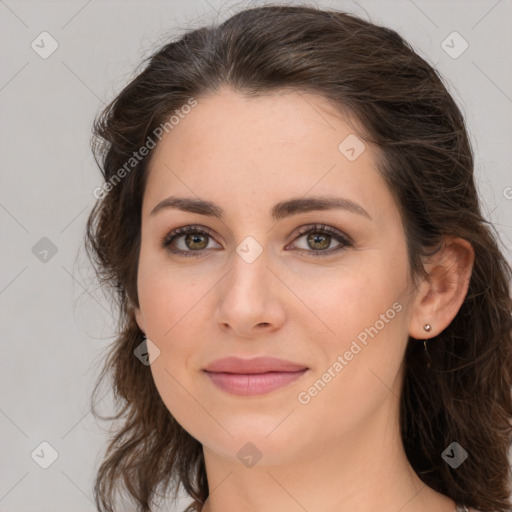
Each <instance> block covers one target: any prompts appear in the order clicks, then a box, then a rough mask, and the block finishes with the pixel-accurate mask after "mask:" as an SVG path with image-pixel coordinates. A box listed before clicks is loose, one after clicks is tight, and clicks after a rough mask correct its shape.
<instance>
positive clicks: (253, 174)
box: [144, 89, 394, 218]
mask: <svg viewBox="0 0 512 512" xmlns="http://www.w3.org/2000/svg"><path fill="white" fill-rule="evenodd" d="M352 149H353V151H352ZM347 150H348V152H347ZM153 151H154V154H153V155H152V160H151V163H150V166H149V177H148V181H147V184H146V194H145V201H144V202H145V205H144V210H145V211H146V214H147V213H148V211H149V209H150V208H151V207H152V206H151V205H153V206H154V204H155V203H156V202H158V201H160V200H162V199H164V198H165V197H166V195H170V193H172V194H173V195H176V194H180V193H181V194H182V195H186V196H189V197H190V196H191V195H196V196H198V197H201V198H203V199H208V200H211V201H213V202H216V203H220V204H223V205H225V210H226V211H228V213H229V209H230V207H231V208H232V209H233V211H236V210H237V209H238V212H240V211H246V210H247V209H248V208H249V205H251V208H252V209H254V208H256V207H257V204H258V203H259V202H261V203H262V205H268V204H270V203H272V204H274V203H276V202H278V201H280V200H282V199H283V198H286V197H300V196H306V195H307V194H314V195H317V194H318V195H333V194H336V193H337V194H338V195H340V196H343V197H348V198H350V199H352V200H354V201H357V202H360V203H363V204H364V207H365V208H367V209H368V210H372V211H373V215H372V217H374V215H376V216H379V215H381V214H383V213H384V211H385V210H389V208H393V207H394V203H393V200H392V198H391V195H390V192H389V191H388V189H387V187H386V185H385V182H384V181H383V179H382V177H381V176H380V174H379V173H378V172H377V168H376V160H375V156H374V152H373V151H372V149H371V148H370V147H369V146H368V144H366V143H364V142H363V141H362V140H361V139H359V138H358V137H357V135H356V134H355V133H354V129H353V127H352V126H351V125H350V124H348V122H347V118H346V117H344V116H342V115H341V113H340V112H339V111H337V110H336V109H335V108H334V107H333V105H332V104H331V103H330V102H329V101H328V100H327V99H325V98H323V97H321V96H319V95H315V94H311V93H305V92H297V91H294V92H279V93H272V94H266V95H262V96H251V97H249V96H246V95H243V94H241V93H237V92H235V91H232V90H231V89H221V90H220V91H219V92H218V93H216V94H214V95H211V96H208V97H205V98H198V99H197V106H195V107H194V108H192V109H191V110H190V112H189V113H188V114H186V115H183V116H182V119H180V121H179V123H178V124H176V125H175V126H174V127H173V128H172V130H170V131H169V132H168V133H166V134H164V136H163V138H162V140H161V142H159V143H158V144H157V147H156V148H155V149H154V150H153ZM354 156H355V158H354ZM379 210H380V211H379ZM370 214H372V212H370ZM374 218H375V217H374Z"/></svg>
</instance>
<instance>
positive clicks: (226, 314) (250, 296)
mask: <svg viewBox="0 0 512 512" xmlns="http://www.w3.org/2000/svg"><path fill="white" fill-rule="evenodd" d="M235 251H236V252H234V253H233V257H232V260H231V268H230V271H229V272H228V275H226V278H225V279H223V282H222V285H221V288H220V289H219V295H218V308H217V321H218V322H219V323H221V324H224V325H229V326H231V327H232V328H233V330H235V331H236V332H237V334H238V335H243V334H244V333H245V335H248V334H249V333H250V331H251V329H252V328H255V327H256V326H258V325H260V324H265V325H273V326H274V327H276V325H277V324H278V323H279V322H280V321H282V307H280V306H279V303H278V298H277V297H276V295H275V283H271V280H272V279H275V276H274V275H273V274H272V272H271V271H270V269H269V268H268V266H270V264H271V262H270V251H269V250H267V249H264V248H263V246H262V245H260V243H259V242H257V241H256V239H255V238H254V237H250V236H248V237H246V238H244V239H243V240H242V242H240V243H239V244H238V245H237V246H236V248H235Z"/></svg>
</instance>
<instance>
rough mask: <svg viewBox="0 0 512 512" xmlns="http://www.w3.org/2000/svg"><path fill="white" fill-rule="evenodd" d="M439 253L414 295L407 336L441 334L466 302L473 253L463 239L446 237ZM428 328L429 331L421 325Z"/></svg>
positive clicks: (427, 268) (433, 259) (431, 259)
mask: <svg viewBox="0 0 512 512" xmlns="http://www.w3.org/2000/svg"><path fill="white" fill-rule="evenodd" d="M443 241H444V243H443V245H442V246H441V249H440V250H439V251H438V252H437V253H436V254H434V255H433V256H431V257H430V258H429V259H428V262H427V263H426V264H425V268H426V270H427V272H428V277H427V278H425V279H424V280H423V281H422V282H421V284H420V286H419V288H418V291H417V293H416V298H415V300H414V304H413V313H412V315H411V323H410V325H409V334H410V336H411V337H413V338H416V339H427V338H431V337H433V336H437V335H438V334H439V333H441V332H442V331H443V330H444V329H446V327H448V325H449V324H450V322H451V321H452V320H453V319H454V318H455V316H456V315H457V313H458V311H459V309H460V307H461V305H462V303H463V302H464V299H465V298H466V295H467V292H468V288H469V282H470V279H471V273H472V270H473V262H474V258H475V251H474V249H473V246H472V245H471V244H470V243H469V242H468V241H467V240H464V239H463V238H458V237H452V236H446V237H444V239H443ZM425 324H430V325H431V326H432V330H431V331H428V332H427V331H425V330H424V328H423V327H424V325H425Z"/></svg>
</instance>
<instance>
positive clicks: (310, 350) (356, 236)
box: [136, 89, 414, 464]
mask: <svg viewBox="0 0 512 512" xmlns="http://www.w3.org/2000/svg"><path fill="white" fill-rule="evenodd" d="M347 137H349V138H348V139H347ZM153 151H154V154H153V155H152V161H151V164H150V174H149V178H148V181H147V186H146V189H145V194H144V201H143V208H142V243H141V251H140V262H139V273H138V294H139V300H140V309H137V310H136V316H137V321H138V323H139V326H140V328H141V329H142V330H143V331H144V332H145V333H146V335H147V337H148V339H150V340H151V341H152V342H153V344H154V345H152V344H151V343H149V350H150V357H151V358H155V359H154V361H153V362H152V364H151V371H152V375H153V377H154V380H155V384H156V386H157V388H158V391H159V393H160V395H161V397H162V399H163V401H164V402H165V405H166V406H167V408H168V409H169V411H170V412H171V413H172V415H173V416H174V417H175V418H176V420H177V421H178V422H179V423H180V424H181V425H182V426H183V427H184V428H185V429H186V430H187V431H188V432H189V433H190V434H191V435H192V436H193V437H195V438H196V439H197V440H198V441H200V442H201V443H202V444H203V446H204V448H205V450H210V451H211V452H215V453H216V454H218V455H220V456H223V457H225V458H228V459H232V460H236V459H239V460H242V458H241V457H242V456H243V455H245V454H247V453H248V454H249V455H254V456H255V457H256V458H259V457H262V459H261V461H260V462H259V463H260V464H261V463H265V462H266V463H268V464H278V463H280V462H284V461H289V462H291V461H298V460H300V459H301V458H302V457H306V456H310V455H314V454H319V453H322V452H325V451H327V450H329V449H330V447H331V446H332V443H333V442H335V441H336V442H339V441H340V440H342V439H343V440H346V441H347V442H350V440H352V441H354V440H355V439H358V436H361V435H363V433H364V432H366V433H369V429H370V426H371V425H372V424H373V423H374V420H375V418H377V416H379V417H381V418H382V417H383V415H384V416H386V415H387V416H389V415H391V417H394V418H396V417H397V415H398V397H399V395H400V383H401V362H402V360H403V357H404V351H405V347H406V344H407V340H408V334H409V326H410V324H411V322H412V321H413V319H412V316H413V315H412V312H413V308H412V301H413V300H414V294H412V293H410V288H409V282H408V277H407V276H408V263H407V252H406V241H405V235H404V231H403V226H402V223H401V219H400V216H399V212H398V209H397V207H396V205H395V203H394V200H393V198H392V196H391V194H390V192H389V190H388V189H387V187H386V185H385V183H384V181H383V179H382V178H381V177H380V175H379V174H378V173H377V170H376V162H375V156H374V154H373V153H372V150H371V148H370V147H369V146H368V145H366V148H364V146H362V142H361V141H360V140H358V139H357V138H356V137H355V135H353V130H352V129H351V128H350V126H349V125H347V124H345V122H344V121H343V120H342V119H341V117H340V116H339V115H336V114H335V112H334V110H333V109H332V107H331V106H330V104H329V103H328V102H327V100H325V99H323V98H322V97H320V96H316V95H312V94H306V93H300V94H299V93H296V92H293V93H287V94H285V93H280V94H274V95H267V96H260V97H253V98H247V97H244V96H243V95H240V94H239V93H235V92H233V91H231V90H228V89H222V90H221V91H220V92H219V93H217V94H216V95H214V96H211V97H208V98H202V99H198V104H197V106H196V107H195V108H193V109H191V111H190V113H189V114H187V115H186V116H184V117H183V119H180V122H179V124H177V125H176V126H174V128H173V129H172V130H171V131H169V133H168V134H166V135H165V136H164V137H163V138H162V140H161V142H160V143H159V144H158V145H157V147H156V148H155V149H154V150H153ZM171 196H172V197H173V198H178V199H185V198H186V199H188V200H190V201H207V202H208V203H211V204H213V205H215V206H214V208H213V211H214V212H216V213H219V212H222V216H221V217H218V216H216V215H212V214H211V212H210V214H208V213H209V212H207V211H206V209H205V208H204V207H203V208H196V211H195V212H192V211H186V209H184V210H182V209H180V208H179V207H178V206H179V205H178V204H177V203H174V206H169V204H167V206H165V203H164V204H163V205H161V206H160V207H159V208H158V209H157V211H154V212H153V210H154V209H155V207H157V205H159V204H160V203H161V202H162V201H165V200H167V199H168V198H169V197H171ZM313 198H317V199H319V198H322V199H327V198H330V199H334V200H341V199H343V200H344V201H346V203H345V206H346V207H329V208H326V209H320V208H318V209H315V208H314V207H313V209H310V208H307V207H300V205H301V204H302V202H303V201H304V202H305V201H309V200H311V199H313ZM292 200H296V201H295V202H291V203H289V204H287V205H285V206H283V204H282V203H288V202H289V201H292ZM182 204H183V203H182ZM276 205H281V206H280V207H277V206H276ZM304 205H306V206H307V203H304ZM347 205H348V206H347ZM313 206H314V205H313ZM342 206H343V205H342ZM201 211H202V213H201ZM152 212H153V213H152ZM273 214H274V215H273ZM315 225H316V227H315ZM185 226H191V227H193V233H190V234H188V235H187V233H185V234H183V233H181V234H179V235H178V236H177V237H176V238H175V239H174V240H173V241H171V242H170V244H169V245H168V246H167V247H164V246H163V244H162V241H163V240H165V239H166V238H167V239H168V241H169V238H170V236H172V232H173V231H174V230H176V229H177V228H183V227H185ZM322 226H325V228H326V229H327V230H329V232H327V233H326V232H325V231H323V230H322V229H321V228H322ZM319 228H320V229H319ZM299 229H300V230H301V231H299ZM301 233H302V234H301ZM304 233H305V234H304ZM338 236H339V238H338ZM344 240H345V241H344ZM347 241H348V243H346V242H347ZM172 250H175V251H182V252H180V253H175V252H171V251H172ZM155 346H156V347H158V350H159V351H160V352H158V351H157V350H155ZM228 356H236V357H239V358H242V359H252V358H254V357H258V356H272V357H276V358H280V359H284V360H287V361H291V362H293V363H296V364H298V365H299V367H304V368H307V370H306V371H305V372H302V373H296V374H294V375H293V379H295V380H292V378H290V379H289V380H286V377H292V374H290V373H288V374H280V375H281V377H282V378H283V380H282V381H279V382H281V383H283V382H287V383H286V384H284V385H281V386H280V387H277V388H274V389H269V388H265V387H264V386H263V387H261V386H262V384H261V381H262V379H264V378H262V377H261V376H260V377H254V376H253V377H248V376H244V375H242V376H238V377H236V378H235V377H233V375H231V377H229V376H228V379H227V382H228V383H229V382H230V383H231V386H232V387H231V388H230V389H229V390H227V389H225V388H222V387H220V386H219V385H218V382H219V381H220V380H222V378H221V377H219V376H218V375H217V377H218V378H217V379H212V377H211V374H208V373H206V372H205V371H204V369H205V368H206V367H207V366H208V365H209V364H210V363H212V362H213V361H215V360H217V359H219V358H224V357H228ZM267 377H268V375H267ZM216 382H217V383H216ZM258 383H259V384H258ZM237 385H238V387H237ZM258 385H259V386H260V387H258ZM388 419H389V418H388ZM247 443H252V444H251V445H249V444H247ZM244 460H245V459H244Z"/></svg>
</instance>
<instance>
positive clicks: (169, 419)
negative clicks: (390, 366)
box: [85, 5, 512, 512]
mask: <svg viewBox="0 0 512 512" xmlns="http://www.w3.org/2000/svg"><path fill="white" fill-rule="evenodd" d="M142 64H143V65H144V68H143V70H142V71H140V73H139V74H138V75H137V76H136V77H135V78H134V79H133V80H132V81H131V82H130V83H129V84H128V85H127V86H126V87H125V88H124V89H123V90H122V91H121V92H120V93H119V94H118V95H117V97H116V98H115V99H114V100H113V101H112V102H111V103H110V104H109V105H108V106H107V107H106V108H105V109H104V110H103V111H102V112H101V113H100V114H99V115H98V117H97V118H96V120H95V122H94V129H93V131H94V137H93V143H92V148H93V152H94V155H95V158H96V162H97V163H98V165H99V167H100V169H101V172H102V174H103V178H104V180H105V183H107V182H109V180H111V179H112V177H113V176H114V175H115V174H116V172H117V171H118V170H119V169H120V168H122V167H123V165H124V164H125V163H126V162H127V161H128V160H129V159H130V157H131V156H132V155H133V153H134V151H136V150H138V149H139V148H140V147H141V146H143V145H144V144H145V143H146V141H147V138H148V136H150V135H151V134H152V133H153V131H154V130H155V129H156V128H157V127H158V126H159V125H161V124H163V123H165V121H166V120H167V119H168V117H169V116H170V115H171V114H172V113H173V112H175V110H177V109H179V108H180V107H182V106H183V105H184V104H186V103H187V102H188V101H189V100H190V99H191V98H195V99H196V100H198V101H200V100H201V97H203V98H204V97H206V96H207V95H212V94H215V92H216V91H217V90H218V89H219V88H220V87H223V86H229V87H230V88H232V89H233V90H235V91H237V92H238V93H240V94H245V95H247V96H255V95H258V94H263V93H268V92H271V91H279V90H286V89H289V90H296V91H301V92H302V91H304V92H312V93H316V94H319V95H321V96H323V97H324V98H326V99H328V100H331V102H332V104H333V105H334V106H335V107H337V108H339V109H340V111H341V112H345V113H349V114H351V116H350V117H351V119H357V121H358V124H360V126H359V130H357V129H356V128H354V131H356V132H357V133H358V135H359V136H360V137H361V139H363V140H366V141H368V142H369V143H370V144H373V145H374V147H376V148H377V150H378V151H379V158H378V170H379V172H380V173H381V174H382V176H383V177H384V178H385V180H386V182H387V184H388V186H389V189H390V190H391V192H392V194H393V196H394V198H395V200H396V203H397V205H398V207H399V209H400V213H401V218H402V222H403V225H404V229H405V234H406V240H407V247H408V258H409V264H410V275H411V277H412V278H413V279H414V280H417V279H420V278H422V277H425V276H426V273H425V270H424V268H423V266H422V259H421V258H422V256H428V255H429V254H432V253H433V252H435V251H436V250H439V248H441V247H442V244H443V241H444V238H443V237H444V235H454V236H457V237H462V238H464V239H466V240H468V241H469V242H470V243H471V244H472V246H473V248H474V251H475V260H474V266H473V272H472V276H471V281H470V284H469V290H468V293H467V296H466V298H465V300H464V303H463V304H462V306H461V308H460V310H459V312H458V314H457V316H456V317H455V318H454V320H453V321H452V322H451V324H450V325H449V326H448V327H447V328H446V329H445V330H444V331H442V332H441V333H440V334H439V335H437V336H435V337H434V338H432V339H431V340H430V341H429V355H430V358H431V367H430V368H428V367H427V364H426V359H425V355H424V350H423V347H422V346H421V345H422V344H421V343H419V342H418V341H417V340H414V339H413V338H410V339H409V343H408V346H407V350H406V354H405V360H404V365H405V373H404V383H403V392H402V396H401V405H400V428H401V434H402V439H403V443H404V447H405V451H406V454H407V457H408V459H409V461H410V463H411V465H412V467H413V468H414V470H415V471H416V473H417V474H418V476H419V477H420V478H421V479H422V481H423V482H424V483H425V484H426V485H428V486H430V487H432V488H433V489H435V490H436V491H438V492H440V493H442V494H444V495H446V496H449V497H450V498H452V499H453V500H455V501H456V502H459V503H463V504H466V505H467V506H473V507H475V508H478V509H480V510H482V511H484V512H491V511H492V512H497V511H498V512H508V511H510V510H511V503H510V501H509V499H510V487H509V485H510V469H509V461H508V457H507V452H508V449H509V446H510V442H511V430H512V426H511V425H512V424H511V421H510V420H511V417H512V405H511V387H512V372H511V370H512V354H511V351H512V318H511V314H512V299H511V295H510V283H511V279H512V269H511V267H510V265H509V264H508V262H507V260H506V259H505V258H504V256H503V252H502V249H501V248H500V246H499V245H498V243H499V242H500V240H499V235H498V233H497V232H496V230H495V228H494V227H493V225H492V224H491V223H490V222H489V221H487V220H485V218H484V217H483V215H482V212H481V206H480V202H479V197H478V193H477V190H476V186H475V180H474V162H473V150H472V148H471V145H470V141H469V137H468V134H467V131H466V127H465V122H464V118H463V115H462V113H461V111H460V110H459V108H458V106H457V104H456V103H455V101H454V99H453V98H452V97H451V95H450V94H449V92H448V91H447V88H446V86H445V85H444V84H443V80H442V77H441V76H440V75H439V73H438V72H437V71H436V70H435V69H434V68H433V67H432V66H431V65H430V64H429V63H427V62H426V61H425V60H424V59H423V58H422V57H420V56H419V55H418V54H417V53H416V52H415V51H414V50H413V48H412V47H411V46H410V45H409V44H408V43H407V42H405V41H404V40H403V39H402V37H400V35H398V34H397V33H396V32H395V31H393V30H390V29H389V28H386V27H382V26H378V25H375V24H373V23H370V22H367V21H365V20H363V19H360V18H358V17H356V16H354V15H349V14H346V13H343V12H339V11H334V10H322V9H320V8H317V7H316V6H315V7H308V6H283V5H271V6H270V5H267V6H264V7H257V8H249V9H245V10H242V11H239V12H238V13H236V14H235V15H233V16H232V17H230V18H229V19H227V20H226V21H224V22H222V23H220V24H217V25H212V26H208V27H203V28H199V29H195V30H189V31H187V32H186V33H185V34H184V35H182V36H181V37H179V38H176V39H175V40H171V41H169V42H168V44H165V45H164V46H162V47H161V48H159V49H158V50H157V51H155V52H154V53H153V55H151V56H150V57H149V58H148V59H146V60H145V61H144V62H143V63H142ZM150 158H151V152H150V153H149V154H148V155H147V156H146V157H144V158H142V159H141V160H140V161H138V162H137V164H136V165H135V166H134V167H133V169H131V170H130V172H129V173H127V175H126V176H124V177H123V179H122V180H118V181H119V183H117V182H116V183H115V184H113V182H112V181H111V183H112V184H113V186H111V187H109V188H110V189H111V190H110V191H109V192H108V193H105V194H103V197H101V198H100V199H99V200H98V201H97V202H96V204H95V206H94V208H93V210H92V211H91V213H90V216H89V218H88V221H87V228H86V236H85V246H86V249H87V253H88V255H89V258H90V259H91V262H92V264H93V267H94V270H95V272H96V274H97V276H98V279H99V283H100V285H102V286H105V288H106V289H107V290H109V291H110V292H111V294H110V296H111V297H112V299H113V300H114V301H115V305H116V307H118V310H119V317H118V320H119V324H118V332H117V333H116V339H115V341H114V343H113V344H112V346H111V347H109V349H108V355H107V357H106V358H105V362H104V365H103V369H102V372H101V376H100V378H99V380H98V382H97V383H96V386H95V388H94V392H93V394H92V409H93V412H94V414H95V416H96V417H100V418H101V419H104V420H116V421H117V422H118V427H117V429H116V430H115V431H114V433H113V435H111V436H110V438H109V443H108V446H107V449H106V451H105V455H104V458H103V460H102V463H101V466H100V467H99V469H98V472H97V475H96V480H95V486H94V496H95V501H96V505H97V507H98V509H99V510H100V511H101V512H106V511H108V512H113V511H114V506H115V505H114V503H115V502H114V496H115V494H116V493H117V492H118V491H119V492H121V491H123V492H125V496H126V497H128V498H129V499H131V500H133V501H134V502H135V503H136V504H137V506H138V510H139V511H141V512H146V511H150V510H151V507H152V506H153V500H155V499H156V498H157V497H163V496H165V493H167V491H168V490H169V489H171V490H173V491H174V495H173V496H174V497H175V498H176V496H178V492H179V488H180V486H182V488H183V489H184V490H185V491H186V492H187V493H188V494H189V495H190V496H191V497H192V498H193V499H194V503H196V504H197V505H199V506H200V505H202V504H203V503H204V502H205V500H206V498H207V497H208V494H209V489H208V482H207V478H206V472H205V464H204V458H203V452H202V446H201V444H200V443H199V442H198V441H197V440H196V439H195V438H193V437H192V436H190V435H189V434H188V433H187V432H186V431H185V430H184V429H183V428H182V427H181V426H180V425H179V424H178V423H177V422H176V420H175V419H174V418H173V416H172V415H171V414H170V412H169V411H168V410H167V408H166V406H165V404H164V402H163V401H162V399H161V397H160V396H159V393H158V392H157V389H156V387H155V384H154V382H153V378H152V375H151V371H150V367H149V366H145V365H143V364H141V362H140V361H139V360H138V359H137V358H136V357H135V356H134V353H133V352H134V349H135V348H136V347H137V346H138V345H139V344H140V343H141V341H142V340H143V333H142V331H141V330H140V329H139V327H138V325H137V323H136V321H135V316H134V309H133V306H134V305H135V306H137V307H138V305H139V304H138V298H137V285H136V283H137V267H138V256H139V249H140V240H141V238H140V234H141V233H140V229H141V206H142V197H143V194H144V187H145V183H146V178H147V169H148V163H149V161H150ZM416 282H417V281H416ZM107 375H108V376H109V377H110V381H109V383H108V385H109V389H112V388H113V390H114V395H115V399H116V404H117V406H118V407H119V409H118V410H117V411H116V413H115V414H114V416H108V417H106V416H101V415H99V413H98V412H97V411H96V410H95V407H96V403H95V398H96V395H97V393H98V390H99V385H100V383H101V382H102V381H103V380H104V378H105V377H106V376H107ZM453 441H457V442H458V443H459V444H460V445H461V446H462V447H463V448H464V449H465V450H466V451H467V452H468V453H469V457H468V458H467V459H466V460H465V462H464V463H463V464H462V465H460V466H459V467H458V468H457V469H453V468H451V466H449V465H448V464H447V463H445V461H444V460H443V458H442V457H441V454H442V452H443V451H444V449H445V448H446V447H447V446H448V445H449V444H450V443H452V442H453ZM126 492H127V494H126ZM159 493H162V494H159Z"/></svg>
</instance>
